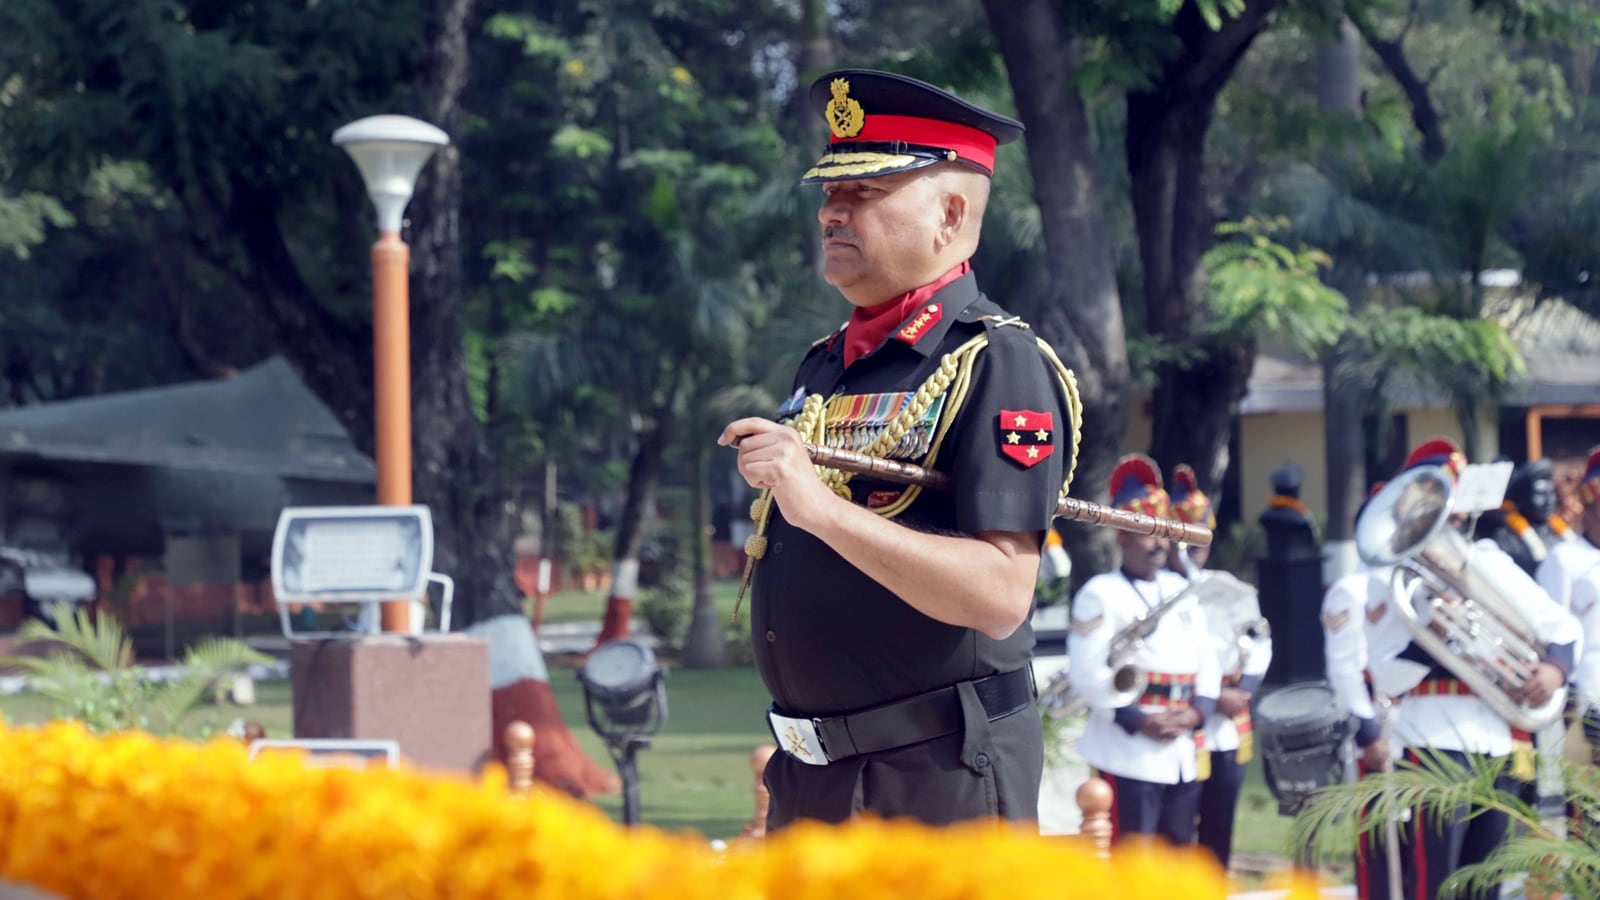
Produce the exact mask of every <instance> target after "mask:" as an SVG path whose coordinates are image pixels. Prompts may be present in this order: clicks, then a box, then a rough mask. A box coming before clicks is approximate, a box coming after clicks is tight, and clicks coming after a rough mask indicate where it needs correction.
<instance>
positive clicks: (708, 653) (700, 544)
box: [683, 441, 728, 669]
mask: <svg viewBox="0 0 1600 900" xmlns="http://www.w3.org/2000/svg"><path fill="white" fill-rule="evenodd" d="M692 490H693V492H694V493H693V495H692V497H691V502H690V510H691V515H692V518H693V520H694V559H693V572H694V613H693V614H692V615H691V616H690V617H689V633H688V635H686V636H685V637H684V639H683V666H684V668H688V669H716V668H721V667H722V666H724V665H726V664H727V661H728V659H727V646H726V645H725V644H724V642H723V640H722V621H721V616H719V615H717V602H716V597H715V596H714V595H713V594H712V593H711V528H712V525H711V445H710V444H708V443H707V442H705V441H696V442H695V444H694V487H693V489H692Z"/></svg>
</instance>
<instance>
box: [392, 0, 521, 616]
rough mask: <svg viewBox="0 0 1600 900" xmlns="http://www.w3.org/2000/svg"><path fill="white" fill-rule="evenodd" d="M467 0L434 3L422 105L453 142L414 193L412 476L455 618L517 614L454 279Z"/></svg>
mask: <svg viewBox="0 0 1600 900" xmlns="http://www.w3.org/2000/svg"><path fill="white" fill-rule="evenodd" d="M473 6H474V0H438V2H436V4H435V9H434V14H435V17H436V19H435V22H434V28H435V29H436V32H435V34H434V38H433V42H432V49H431V53H430V58H429V72H428V73H427V81H426V85H427V88H426V94H425V99H424V110H425V115H426V116H427V117H428V120H429V121H430V122H432V123H433V124H434V125H437V126H439V127H440V128H442V129H444V131H445V133H446V134H449V135H450V136H451V139H452V141H453V143H451V144H450V146H448V147H442V148H440V150H439V152H438V153H437V154H436V155H435V157H434V159H433V161H432V162H431V163H430V164H429V166H428V168H427V169H426V170H424V173H423V176H422V178H421V180H420V181H419V183H418V185H417V188H418V190H417V196H416V198H415V200H413V211H414V218H413V221H415V222H416V223H417V224H416V227H415V228H414V230H413V236H412V247H413V249H412V262H413V276H412V277H413V283H414V284H415V290H414V294H415V299H414V301H413V302H412V304H411V360H412V377H411V409H412V437H411V440H412V446H413V448H414V452H415V454H416V461H415V466H414V469H413V472H412V479H413V485H414V490H415V494H416V499H417V502H418V503H424V504H427V506H428V508H429V510H430V511H431V512H432V514H433V521H434V566H435V567H436V568H437V569H438V570H439V571H441V572H444V573H445V574H447V575H449V576H450V577H452V578H454V579H455V581H456V611H457V615H458V616H459V617H460V621H461V623H462V624H469V623H472V622H475V621H478V620H480V619H485V618H488V617H490V616H494V615H501V614H507V613H520V612H521V611H522V603H521V592H520V591H518V590H517V586H516V579H515V570H516V559H515V554H514V548H513V537H514V535H515V533H516V525H515V522H516V519H515V512H514V511H513V510H511V509H509V508H508V505H507V503H506V496H507V491H506V484H505V480H504V476H503V475H502V473H501V472H500V470H499V466H498V465H497V463H496V460H495V458H494V455H493V453H492V452H491V451H490V449H489V445H488V440H487V436H486V435H485V434H484V430H483V427H482V425H481V423H479V422H478V420H477V419H476V418H475V417H474V416H473V414H472V403H471V401H470V398H469V396H468V393H467V379H466V358H465V351H464V340H463V324H462V323H463V318H464V309H463V307H464V299H463V296H462V282H461V145H460V143H459V141H460V140H461V139H462V137H463V135H464V134H465V131H466V129H465V118H466V112H465V110H464V109H463V108H462V105H461V95H462V91H463V90H464V89H465V87H466V84H467V77H468V74H469V71H470V64H471V62H470V56H469V54H468V40H467V34H468V30H467V26H468V22H469V20H470V19H471V17H472V13H473Z"/></svg>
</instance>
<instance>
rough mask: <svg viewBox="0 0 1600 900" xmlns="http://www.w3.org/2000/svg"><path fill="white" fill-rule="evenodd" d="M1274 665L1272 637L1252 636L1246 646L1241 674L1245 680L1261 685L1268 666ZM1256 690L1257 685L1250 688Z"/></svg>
mask: <svg viewBox="0 0 1600 900" xmlns="http://www.w3.org/2000/svg"><path fill="white" fill-rule="evenodd" d="M1271 665H1272V637H1271V636H1270V635H1262V636H1260V637H1257V638H1251V639H1250V640H1249V641H1248V643H1247V644H1246V646H1245V654H1244V665H1243V666H1242V667H1241V668H1240V670H1239V674H1241V675H1243V676H1244V677H1243V679H1242V680H1243V682H1245V683H1249V684H1253V685H1255V686H1257V687H1259V686H1260V684H1261V681H1262V679H1263V678H1264V677H1266V674H1267V668H1268V667H1269V666H1271ZM1249 690H1251V691H1254V690H1255V687H1251V688H1249Z"/></svg>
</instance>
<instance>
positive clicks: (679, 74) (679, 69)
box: [671, 66, 694, 87]
mask: <svg viewBox="0 0 1600 900" xmlns="http://www.w3.org/2000/svg"><path fill="white" fill-rule="evenodd" d="M671 75H672V80H673V81H676V82H677V83H679V84H681V85H683V86H684V87H688V86H689V85H691V84H694V76H693V75H690V74H689V70H688V69H685V68H684V67H683V66H673V67H672V72H671Z"/></svg>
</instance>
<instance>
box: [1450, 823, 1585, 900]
mask: <svg viewBox="0 0 1600 900" xmlns="http://www.w3.org/2000/svg"><path fill="white" fill-rule="evenodd" d="M1523 877H1531V878H1532V879H1533V880H1535V881H1537V882H1538V884H1539V887H1540V888H1541V889H1542V890H1544V891H1545V892H1546V896H1554V895H1557V894H1559V895H1563V896H1566V897H1568V898H1571V900H1596V898H1597V897H1600V847H1595V846H1594V845H1593V844H1591V843H1589V842H1588V841H1584V840H1578V839H1569V840H1560V839H1556V838H1553V837H1551V836H1539V835H1523V836H1520V837H1514V838H1512V839H1510V840H1508V841H1506V842H1505V843H1504V844H1502V845H1501V846H1500V847H1499V848H1498V849H1497V850H1496V851H1495V852H1494V855H1492V856H1490V857H1489V858H1488V859H1486V860H1484V861H1483V862H1481V863H1478V864H1477V865H1472V866H1464V867H1462V868H1461V869H1460V870H1459V871H1457V872H1455V873H1454V874H1453V875H1451V876H1450V879H1449V880H1448V881H1446V882H1445V884H1444V891H1445V893H1447V894H1448V893H1450V892H1452V891H1458V890H1464V891H1483V892H1489V891H1490V890H1491V889H1492V888H1495V887H1497V886H1499V885H1501V884H1504V883H1506V882H1508V881H1512V880H1515V879H1518V878H1523Z"/></svg>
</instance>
